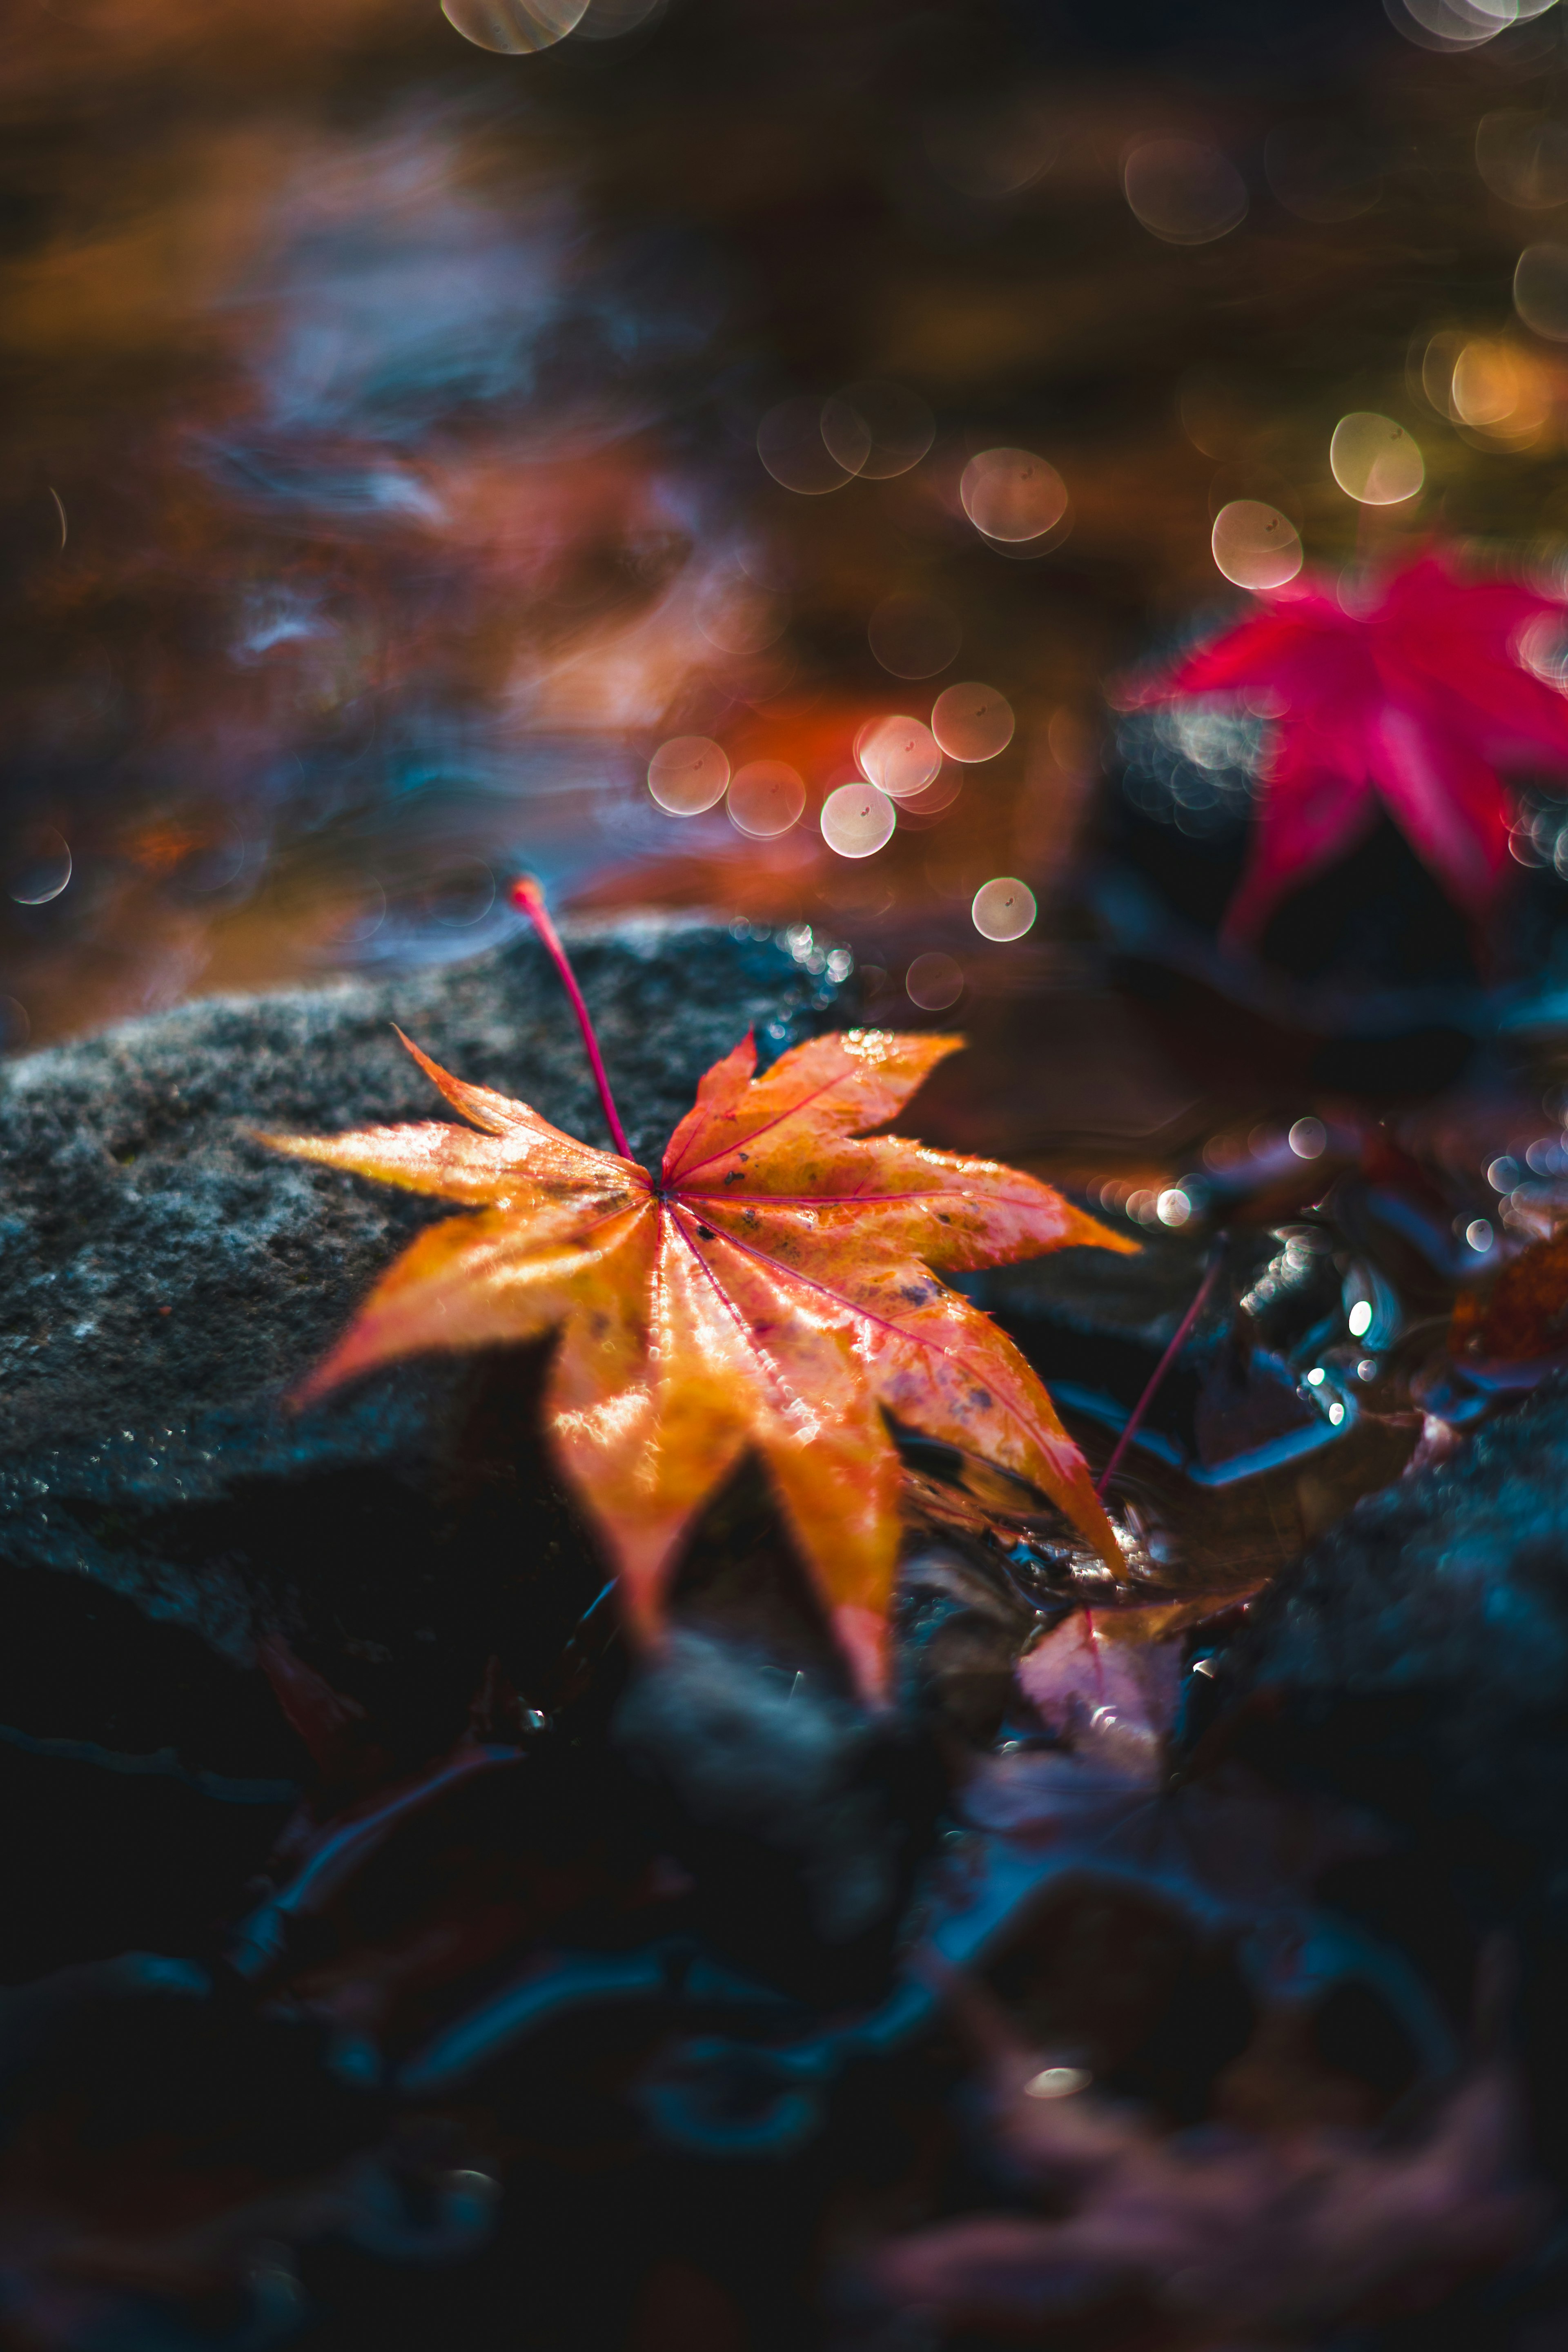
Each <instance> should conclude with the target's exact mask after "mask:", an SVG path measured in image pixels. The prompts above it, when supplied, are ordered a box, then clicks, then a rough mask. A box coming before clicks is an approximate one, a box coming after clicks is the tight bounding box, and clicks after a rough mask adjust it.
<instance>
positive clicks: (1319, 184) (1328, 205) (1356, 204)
mask: <svg viewBox="0 0 1568 2352" xmlns="http://www.w3.org/2000/svg"><path fill="white" fill-rule="evenodd" d="M1263 169H1264V172H1265V173H1266V175H1267V177H1268V184H1269V186H1270V188H1272V190H1273V191H1274V194H1275V195H1276V196H1277V197H1278V199H1279V202H1280V204H1282V205H1284V207H1285V209H1286V211H1287V212H1288V213H1294V214H1295V215H1296V217H1297V219H1298V220H1304V221H1311V222H1312V223H1313V224H1314V226H1320V227H1334V226H1338V225H1339V224H1340V223H1341V222H1343V221H1351V220H1356V219H1359V218H1360V216H1361V215H1362V214H1363V213H1367V212H1370V211H1371V210H1372V208H1373V205H1375V204H1376V202H1377V200H1378V198H1379V197H1380V196H1381V195H1382V194H1383V173H1382V171H1381V169H1380V159H1379V157H1378V156H1377V154H1376V152H1375V151H1374V150H1373V148H1372V147H1371V145H1370V144H1369V142H1367V140H1366V138H1365V137H1364V135H1363V134H1360V133H1358V132H1357V131H1354V130H1352V127H1351V126H1350V125H1349V124H1348V123H1345V122H1342V121H1337V120H1336V119H1335V118H1334V117H1332V116H1329V117H1327V118H1323V119H1320V120H1318V121H1305V122H1282V123H1279V124H1277V125H1276V126H1275V128H1274V129H1273V130H1272V131H1269V133H1268V137H1267V138H1266V139H1265V141H1264V142H1263Z"/></svg>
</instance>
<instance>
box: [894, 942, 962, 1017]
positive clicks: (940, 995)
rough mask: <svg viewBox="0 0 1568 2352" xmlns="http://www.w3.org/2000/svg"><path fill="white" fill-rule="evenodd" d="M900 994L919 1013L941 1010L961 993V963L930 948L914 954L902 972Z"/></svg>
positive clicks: (938, 1011) (945, 1008)
mask: <svg viewBox="0 0 1568 2352" xmlns="http://www.w3.org/2000/svg"><path fill="white" fill-rule="evenodd" d="M904 993H905V995H906V996H907V997H908V998H909V1000H910V1003H911V1004H918V1005H919V1006H920V1008H921V1012H922V1013H945V1012H946V1010H947V1008H948V1006H949V1005H950V1004H956V1003H958V1000H959V998H960V997H961V996H962V995H963V965H962V964H961V963H960V962H959V961H958V960H957V958H956V957H955V956H950V955H942V953H941V952H940V951H938V950H932V952H931V954H930V955H918V956H916V958H915V960H914V961H913V963H912V964H910V968H909V970H908V971H907V972H906V973H905V974H904Z"/></svg>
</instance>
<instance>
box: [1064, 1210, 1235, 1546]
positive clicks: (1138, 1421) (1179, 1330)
mask: <svg viewBox="0 0 1568 2352" xmlns="http://www.w3.org/2000/svg"><path fill="white" fill-rule="evenodd" d="M1223 1256H1224V1253H1223V1252H1222V1251H1220V1250H1217V1249H1216V1250H1215V1254H1214V1256H1213V1258H1212V1260H1211V1261H1210V1264H1209V1270H1208V1272H1207V1273H1206V1274H1205V1276H1204V1278H1203V1280H1202V1282H1200V1283H1199V1285H1198V1292H1197V1297H1195V1298H1194V1301H1193V1303H1192V1305H1191V1306H1190V1307H1188V1309H1187V1311H1186V1313H1185V1314H1184V1316H1183V1318H1182V1319H1181V1321H1180V1322H1179V1323H1178V1324H1177V1326H1176V1328H1175V1330H1174V1331H1173V1334H1172V1336H1171V1344H1170V1346H1169V1347H1168V1348H1167V1349H1166V1350H1165V1352H1164V1354H1163V1356H1162V1357H1161V1359H1160V1360H1159V1362H1158V1363H1157V1364H1156V1365H1155V1367H1154V1369H1153V1370H1152V1372H1151V1373H1150V1375H1149V1378H1148V1381H1147V1383H1146V1384H1145V1386H1144V1390H1143V1393H1142V1396H1141V1397H1140V1398H1139V1400H1138V1402H1137V1403H1136V1404H1135V1405H1134V1406H1133V1408H1132V1411H1131V1414H1130V1415H1129V1416H1128V1421H1127V1425H1126V1427H1125V1428H1124V1429H1123V1431H1122V1433H1121V1436H1120V1437H1119V1438H1118V1439H1117V1441H1116V1444H1115V1447H1114V1450H1113V1451H1112V1453H1111V1456H1110V1461H1109V1462H1108V1463H1107V1464H1106V1465H1105V1467H1104V1469H1103V1470H1102V1471H1101V1472H1100V1483H1099V1485H1098V1486H1096V1487H1095V1490H1094V1491H1095V1493H1096V1494H1097V1495H1098V1496H1100V1501H1101V1502H1102V1503H1103V1502H1104V1500H1105V1494H1106V1489H1107V1487H1108V1486H1110V1482H1111V1480H1112V1478H1114V1477H1115V1475H1116V1473H1117V1472H1118V1470H1119V1469H1120V1468H1121V1457H1122V1455H1123V1454H1125V1453H1126V1451H1127V1449H1128V1447H1129V1446H1130V1445H1131V1443H1132V1441H1133V1439H1134V1438H1135V1437H1136V1436H1137V1434H1138V1432H1139V1429H1140V1428H1141V1427H1142V1421H1143V1416H1144V1414H1145V1413H1146V1412H1148V1410H1149V1407H1150V1406H1151V1405H1152V1403H1153V1402H1154V1399H1155V1397H1156V1396H1157V1395H1158V1394H1159V1391H1160V1383H1161V1381H1163V1379H1164V1377H1165V1374H1166V1373H1167V1372H1168V1371H1169V1370H1170V1369H1171V1366H1172V1365H1173V1363H1174V1362H1175V1360H1176V1358H1177V1357H1178V1356H1179V1355H1180V1354H1181V1352H1182V1347H1183V1343H1184V1340H1185V1339H1186V1336H1187V1334H1188V1332H1189V1331H1190V1330H1191V1329H1192V1328H1193V1325H1194V1323H1195V1322H1196V1321H1197V1319H1198V1317H1199V1316H1200V1315H1201V1314H1202V1313H1203V1311H1204V1308H1205V1306H1206V1305H1207V1303H1208V1295H1209V1293H1210V1291H1211V1290H1212V1289H1213V1288H1214V1286H1215V1281H1216V1280H1217V1278H1218V1276H1219V1270H1220V1265H1221V1263H1222V1261H1223Z"/></svg>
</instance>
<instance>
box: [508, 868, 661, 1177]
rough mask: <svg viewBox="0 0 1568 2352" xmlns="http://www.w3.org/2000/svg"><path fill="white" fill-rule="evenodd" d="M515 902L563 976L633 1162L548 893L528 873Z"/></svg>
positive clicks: (618, 1142)
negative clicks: (551, 911)
mask: <svg viewBox="0 0 1568 2352" xmlns="http://www.w3.org/2000/svg"><path fill="white" fill-rule="evenodd" d="M511 903H512V905H513V906H514V907H516V908H520V909H521V912H522V913H523V914H525V915H527V916H528V917H529V918H530V919H531V922H532V924H533V928H534V929H535V930H536V931H537V932H538V933H539V936H540V938H541V939H542V940H543V942H544V952H545V954H546V955H547V956H548V957H549V958H550V961H551V962H552V964H553V965H554V966H555V969H556V971H558V972H559V973H560V975H561V984H562V986H563V988H564V989H565V991H566V993H567V995H568V996H569V997H570V998H571V1000H572V1010H573V1012H574V1013H575V1014H576V1015H577V1026H578V1027H579V1029H581V1031H582V1032H583V1043H584V1045H585V1046H586V1047H587V1049H588V1061H589V1065H590V1066H591V1067H592V1069H593V1073H594V1083H595V1086H596V1087H598V1089H599V1100H600V1102H601V1103H602V1104H603V1105H604V1107H605V1121H606V1123H607V1125H608V1127H609V1130H610V1139H611V1141H612V1142H613V1143H614V1144H615V1147H616V1150H617V1151H618V1152H619V1153H620V1155H621V1158H622V1159H623V1160H629V1159H630V1158H631V1156H632V1148H631V1145H630V1144H629V1143H628V1142H627V1141H626V1129H625V1128H624V1127H623V1126H622V1125H621V1115H620V1112H619V1111H618V1110H617V1109H616V1098H615V1096H614V1095H613V1094H612V1093H611V1092H610V1078H609V1073H608V1071H607V1070H606V1069H605V1057H604V1055H602V1054H601V1053H600V1051H599V1041H598V1039H597V1037H596V1036H595V1034H594V1021H593V1015H592V1014H591V1013H589V1011H588V1008H587V1005H586V1004H585V1003H584V1001H583V992H582V990H581V989H580V988H579V987H578V985H577V975H576V973H575V972H574V971H573V969H572V965H571V962H570V960H569V959H568V957H567V953H566V950H565V947H564V945H563V942H562V938H561V934H560V932H559V931H558V930H557V929H556V928H555V925H554V923H553V922H552V920H551V916H550V909H549V908H548V907H547V906H546V905H545V903H544V893H543V891H542V889H541V888H540V887H539V884H538V883H537V882H536V881H535V880H534V878H533V877H532V875H531V874H524V875H523V876H522V877H521V879H519V880H518V881H516V882H514V883H513V884H512V886H511Z"/></svg>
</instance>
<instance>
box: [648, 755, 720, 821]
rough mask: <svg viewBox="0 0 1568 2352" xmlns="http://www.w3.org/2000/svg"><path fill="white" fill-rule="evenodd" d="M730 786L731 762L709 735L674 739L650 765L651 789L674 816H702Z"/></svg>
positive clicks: (653, 758) (717, 801)
mask: <svg viewBox="0 0 1568 2352" xmlns="http://www.w3.org/2000/svg"><path fill="white" fill-rule="evenodd" d="M729 782H730V762H729V761H728V760H727V759H726V758H725V756H724V753H723V751H721V748H720V746H719V745H718V744H717V743H714V742H710V740H709V739H708V737H707V736H706V735H672V736H671V738H670V740H669V741H668V743H661V744H660V745H659V747H658V751H656V752H655V753H654V755H653V757H652V759H651V760H650V761H648V763H647V788H648V791H649V792H650V793H652V795H653V797H654V799H655V800H656V801H657V802H658V805H659V807H660V808H661V809H665V810H668V814H670V815H671V816H700V814H701V813H702V811H703V810H704V809H710V808H713V807H715V806H716V805H717V803H719V802H720V801H721V800H722V799H723V797H724V792H725V788H726V786H727V785H728V783H729Z"/></svg>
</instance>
